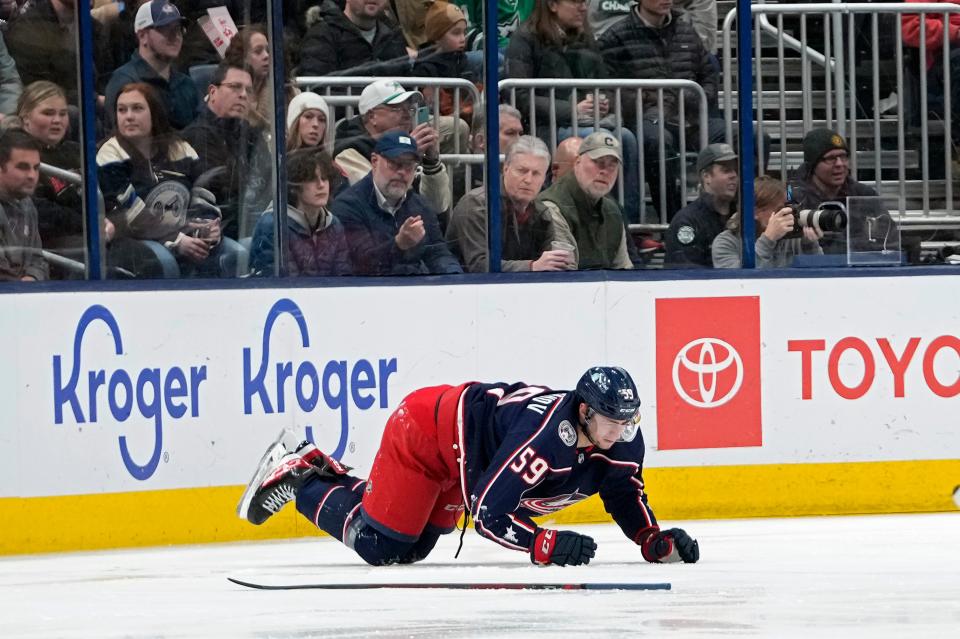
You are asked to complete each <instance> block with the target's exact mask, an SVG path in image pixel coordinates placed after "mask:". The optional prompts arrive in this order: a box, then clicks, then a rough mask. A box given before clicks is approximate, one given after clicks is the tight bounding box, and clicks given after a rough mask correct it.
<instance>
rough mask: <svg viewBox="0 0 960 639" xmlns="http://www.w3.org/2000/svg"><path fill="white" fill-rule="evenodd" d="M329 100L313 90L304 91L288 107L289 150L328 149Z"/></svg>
mask: <svg viewBox="0 0 960 639" xmlns="http://www.w3.org/2000/svg"><path fill="white" fill-rule="evenodd" d="M329 117H330V107H329V106H327V101H326V100H324V99H323V98H322V97H320V96H319V95H317V94H316V93H313V92H312V91H304V92H303V93H301V94H300V95H298V96H297V97H295V98H294V99H293V100H291V101H290V106H289V107H287V151H295V150H297V149H302V148H317V149H319V150H321V151H322V150H326V136H327V121H328V118H329Z"/></svg>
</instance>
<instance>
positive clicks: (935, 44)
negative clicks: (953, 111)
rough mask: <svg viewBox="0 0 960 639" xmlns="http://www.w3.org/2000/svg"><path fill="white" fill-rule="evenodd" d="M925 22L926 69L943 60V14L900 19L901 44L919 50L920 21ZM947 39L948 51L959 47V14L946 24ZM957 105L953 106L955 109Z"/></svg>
mask: <svg viewBox="0 0 960 639" xmlns="http://www.w3.org/2000/svg"><path fill="white" fill-rule="evenodd" d="M906 1H907V2H942V3H944V4H947V3H950V4H960V0H906ZM921 19H922V20H923V21H924V22H926V23H927V24H926V31H925V35H926V40H927V69H930V68H931V67H933V65H934V63H935V62H936V61H937V60H938V59H941V60H942V59H943V54H942V51H943V25H944V23H943V14H937V13H928V14H925V15H923V16H922V15H920V14H919V13H906V14H903V15H902V16H901V18H900V20H901V24H902V25H903V43H904V44H905V45H907V46H908V47H914V48H917V49H919V48H920V21H921ZM947 24H948V25H949V26H948V27H947V29H948V32H947V39H949V40H950V49H951V50H953V49H956V48H957V47H960V13H951V14H950V20H949V22H948V23H947ZM956 106H957V105H954V108H956Z"/></svg>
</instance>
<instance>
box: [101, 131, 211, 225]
mask: <svg viewBox="0 0 960 639" xmlns="http://www.w3.org/2000/svg"><path fill="white" fill-rule="evenodd" d="M97 166H98V167H99V169H98V175H97V180H98V182H99V185H100V190H101V191H102V193H103V199H104V202H105V204H106V208H107V213H108V216H109V217H110V220H111V221H112V222H113V223H114V224H115V225H116V227H117V234H118V235H119V236H121V237H122V236H129V237H134V238H137V239H152V240H158V241H162V242H167V241H173V240H175V239H176V238H177V235H178V234H179V233H180V231H181V230H182V229H183V228H184V227H185V226H186V221H187V217H188V213H189V208H190V201H191V195H190V189H191V187H193V185H194V182H195V181H196V179H197V177H198V176H199V175H200V168H201V166H200V160H199V158H198V157H197V152H196V151H195V150H194V149H193V147H191V146H190V145H189V144H187V143H186V142H184V141H182V140H178V141H176V142H173V143H171V144H170V148H169V149H168V152H167V157H154V158H151V159H150V160H149V161H148V162H143V161H140V162H137V161H135V160H134V159H133V158H131V157H130V154H129V153H127V151H126V150H125V149H124V148H123V146H121V144H120V141H119V140H118V139H117V138H116V137H112V138H110V139H109V140H107V141H106V142H104V144H103V146H101V147H100V150H99V151H98V152H97ZM211 213H213V212H211V211H207V212H206V214H205V215H203V216H204V217H211ZM214 214H215V213H214Z"/></svg>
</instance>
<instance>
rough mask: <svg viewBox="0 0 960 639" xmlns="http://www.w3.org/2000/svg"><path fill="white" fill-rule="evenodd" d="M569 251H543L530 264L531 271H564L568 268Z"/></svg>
mask: <svg viewBox="0 0 960 639" xmlns="http://www.w3.org/2000/svg"><path fill="white" fill-rule="evenodd" d="M570 266H571V264H570V252H569V251H559V250H556V251H544V252H543V254H542V255H540V258H539V259H538V260H536V261H534V262H533V263H531V264H530V270H531V271H565V270H567V269H568V268H570Z"/></svg>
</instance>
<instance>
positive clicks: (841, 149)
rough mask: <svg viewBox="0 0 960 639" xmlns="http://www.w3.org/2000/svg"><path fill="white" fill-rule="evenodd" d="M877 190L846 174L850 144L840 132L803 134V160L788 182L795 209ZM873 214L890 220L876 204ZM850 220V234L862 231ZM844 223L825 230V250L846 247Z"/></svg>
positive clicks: (869, 194) (841, 250)
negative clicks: (828, 230)
mask: <svg viewBox="0 0 960 639" xmlns="http://www.w3.org/2000/svg"><path fill="white" fill-rule="evenodd" d="M877 195H878V194H877V192H876V191H875V190H873V189H872V188H870V187H869V186H865V185H863V184H860V183H859V182H857V181H856V180H855V179H853V177H852V176H851V175H850V148H849V147H848V146H847V141H846V140H844V139H843V136H841V135H840V134H838V133H836V132H835V131H831V130H830V129H824V128H817V129H811V130H810V131H809V132H807V134H806V135H805V136H804V138H803V164H801V165H800V168H799V169H797V175H796V176H795V178H794V179H793V180H791V183H790V199H791V201H792V202H795V203H796V204H797V207H798V208H799V209H807V210H815V209H818V208H820V206H821V205H822V204H823V203H824V202H840V203H843V204H845V203H846V201H847V198H848V197H865V196H866V197H877ZM877 209H878V210H877V211H876V213H875V214H874V216H873V217H875V218H883V219H886V220H890V219H891V218H890V214H889V212H887V211H886V210H885V209H883V207H882V206H881V205H879V204H878V205H877ZM858 224H859V223H858V222H857V221H856V220H854V226H853V228H851V231H852V235H853V237H861V236H863V235H864V234H863V233H862V232H861V230H860V229H859V228H857V225H858ZM845 230H846V229H845V227H841V228H840V229H838V230H837V232H827V233H826V234H825V237H824V238H823V241H821V243H820V244H821V246H822V247H823V250H824V252H825V253H844V252H846V250H847V246H846V234H845V233H842V232H840V231H845ZM853 248H854V250H872V249H873V248H875V247H872V246H866V245H864V246H854V247H853Z"/></svg>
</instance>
